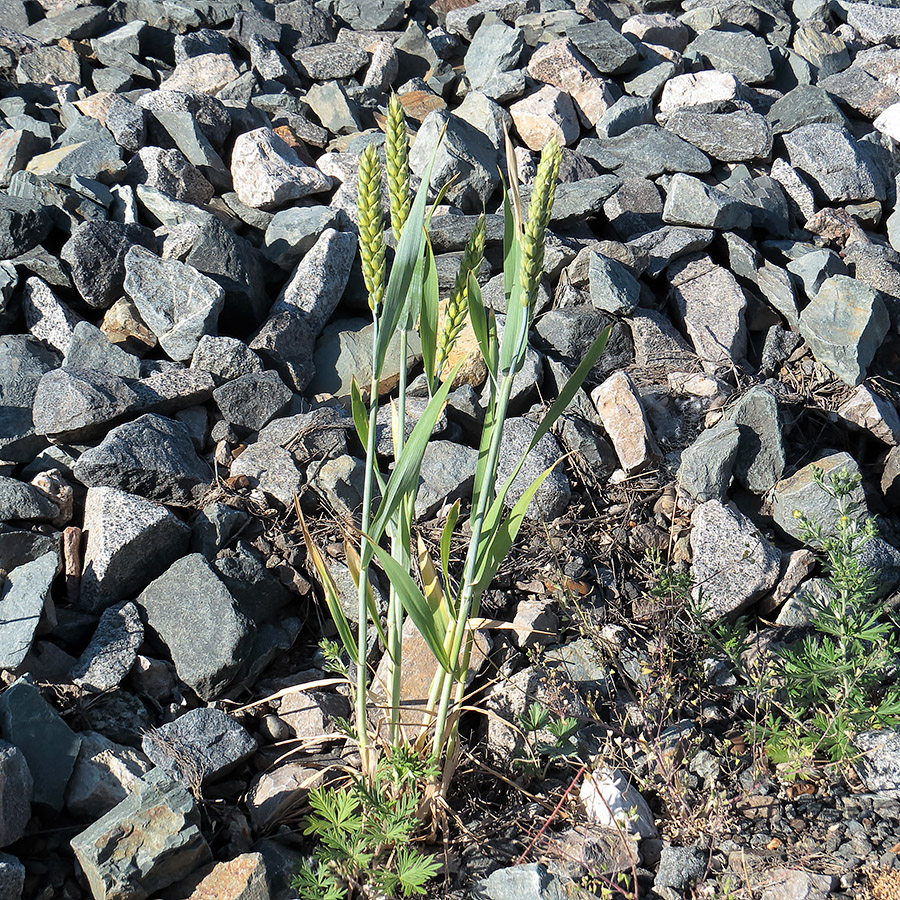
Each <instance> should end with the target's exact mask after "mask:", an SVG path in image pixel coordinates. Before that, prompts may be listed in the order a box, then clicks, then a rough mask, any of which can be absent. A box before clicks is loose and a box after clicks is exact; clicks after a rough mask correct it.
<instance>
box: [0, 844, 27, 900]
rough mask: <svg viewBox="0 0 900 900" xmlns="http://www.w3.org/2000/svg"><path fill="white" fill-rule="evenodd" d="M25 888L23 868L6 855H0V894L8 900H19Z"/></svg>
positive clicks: (14, 858) (15, 860) (13, 857)
mask: <svg viewBox="0 0 900 900" xmlns="http://www.w3.org/2000/svg"><path fill="white" fill-rule="evenodd" d="M24 887H25V866H24V865H23V864H22V863H21V862H20V861H19V860H18V859H16V857H15V856H10V855H9V854H8V853H0V892H2V896H4V897H9V898H10V900H19V898H20V897H21V896H22V890H23V889H24Z"/></svg>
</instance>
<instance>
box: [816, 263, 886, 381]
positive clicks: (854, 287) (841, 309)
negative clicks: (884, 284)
mask: <svg viewBox="0 0 900 900" xmlns="http://www.w3.org/2000/svg"><path fill="white" fill-rule="evenodd" d="M889 327H890V317H889V315H888V312H887V308H886V307H885V305H884V301H883V300H882V299H881V297H880V295H879V293H878V291H876V290H874V289H873V288H871V287H869V286H868V285H867V284H863V283H862V282H860V281H857V280H856V279H854V278H848V277H847V276H846V275H833V276H832V277H831V278H829V279H828V280H827V281H825V282H824V283H823V284H822V287H821V288H819V292H818V293H817V294H816V296H815V297H814V298H813V300H812V301H810V303H809V305H808V306H807V307H806V308H805V309H804V310H803V311H802V312H801V313H800V324H799V330H800V334H801V335H802V337H803V339H804V340H805V341H806V343H807V344H808V345H809V348H810V350H812V352H813V356H815V358H816V359H817V360H818V361H819V362H820V363H822V364H823V365H825V366H827V367H828V368H829V369H830V370H831V371H832V372H833V373H834V374H835V375H836V376H837V377H838V378H840V379H841V380H842V381H844V382H846V383H847V384H850V385H855V384H859V383H860V382H861V381H862V380H863V379H864V378H865V377H866V372H867V370H868V368H869V364H870V363H871V362H872V359H873V358H874V356H875V353H876V351H877V350H878V348H879V347H880V346H881V342H882V341H883V340H884V337H885V335H886V334H887V332H888V329H889Z"/></svg>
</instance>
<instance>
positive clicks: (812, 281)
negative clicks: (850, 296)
mask: <svg viewBox="0 0 900 900" xmlns="http://www.w3.org/2000/svg"><path fill="white" fill-rule="evenodd" d="M787 270H788V272H790V273H791V274H792V275H796V276H797V277H798V278H799V279H800V281H802V282H803V291H804V293H805V294H806V296H807V298H808V299H810V300H812V298H813V297H815V296H816V294H818V293H819V288H821V287H822V285H823V284H824V283H825V282H826V281H827V280H828V279H829V278H830V277H831V276H832V275H849V274H850V272H849V271H848V269H847V266H846V265H845V264H844V261H843V260H842V259H841V257H840V256H838V255H837V253H835V252H834V251H833V250H824V249H823V250H811V251H810V252H809V253H804V254H803V256H799V257H797V259H792V260H791V261H790V262H789V263H788V264H787Z"/></svg>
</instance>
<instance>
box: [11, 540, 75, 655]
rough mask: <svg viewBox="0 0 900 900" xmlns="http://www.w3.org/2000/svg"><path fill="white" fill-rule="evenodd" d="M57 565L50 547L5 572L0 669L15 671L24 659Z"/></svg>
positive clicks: (57, 555)
mask: <svg viewBox="0 0 900 900" xmlns="http://www.w3.org/2000/svg"><path fill="white" fill-rule="evenodd" d="M59 564H60V559H59V552H58V551H56V550H51V551H50V552H49V553H45V554H44V555H43V556H41V557H39V558H38V559H36V560H34V561H33V562H28V563H25V564H24V565H21V566H19V567H17V568H15V569H13V570H12V571H11V572H9V573H8V574H7V576H6V579H5V581H4V584H3V587H2V589H0V668H3V669H10V670H12V671H15V670H16V669H18V668H19V666H21V665H22V663H23V662H24V661H25V657H26V656H27V655H28V652H29V651H30V650H31V644H32V641H33V640H34V633H35V630H36V629H37V626H38V624H39V623H40V620H41V614H42V613H43V611H44V605H45V604H46V603H47V602H48V601H49V598H50V588H51V586H52V585H53V580H54V578H56V573H57V571H58V570H59V567H60V565H59Z"/></svg>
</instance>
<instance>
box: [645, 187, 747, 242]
mask: <svg viewBox="0 0 900 900" xmlns="http://www.w3.org/2000/svg"><path fill="white" fill-rule="evenodd" d="M662 217H663V221H664V222H665V223H666V224H667V225H688V226H691V227H695V228H716V229H719V230H722V231H731V230H733V229H738V230H740V229H742V228H748V227H749V226H750V221H751V220H750V212H749V210H747V208H746V207H745V206H744V204H743V203H741V202H740V201H738V200H735V199H734V198H732V197H730V196H729V195H728V194H726V193H725V191H723V190H720V189H719V188H715V187H712V186H711V185H708V184H705V183H704V182H702V181H701V180H700V179H699V178H693V177H692V176H690V175H682V174H680V173H679V174H677V175H674V176H673V177H672V180H671V181H670V182H669V186H668V190H667V192H666V203H665V206H664V207H663V215H662Z"/></svg>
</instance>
